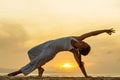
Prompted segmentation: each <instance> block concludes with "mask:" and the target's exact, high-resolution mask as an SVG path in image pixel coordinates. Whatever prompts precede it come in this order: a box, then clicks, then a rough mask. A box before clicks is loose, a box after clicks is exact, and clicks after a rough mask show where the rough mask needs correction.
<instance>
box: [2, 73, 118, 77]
mask: <svg viewBox="0 0 120 80" xmlns="http://www.w3.org/2000/svg"><path fill="white" fill-rule="evenodd" d="M7 74H8V73H0V75H2V76H5V75H7ZM89 75H90V76H92V77H120V74H89ZM19 76H24V75H23V74H20V75H19ZM28 76H37V74H29V75H28ZM43 77H83V75H81V74H56V73H54V74H46V73H45V74H43Z"/></svg>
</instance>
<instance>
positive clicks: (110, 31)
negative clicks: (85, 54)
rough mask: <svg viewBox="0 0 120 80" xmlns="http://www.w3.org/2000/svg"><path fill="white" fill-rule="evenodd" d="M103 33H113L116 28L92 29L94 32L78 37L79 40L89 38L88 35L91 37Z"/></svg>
mask: <svg viewBox="0 0 120 80" xmlns="http://www.w3.org/2000/svg"><path fill="white" fill-rule="evenodd" d="M101 33H107V34H109V35H111V34H112V33H115V30H113V28H112V29H104V30H97V31H92V32H89V33H85V34H83V35H81V36H78V37H77V39H78V40H83V39H85V38H88V37H91V36H96V35H98V34H101Z"/></svg>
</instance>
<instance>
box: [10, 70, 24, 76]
mask: <svg viewBox="0 0 120 80" xmlns="http://www.w3.org/2000/svg"><path fill="white" fill-rule="evenodd" d="M20 73H22V72H21V70H19V71H15V72H12V73H9V74H8V76H16V75H18V74H20Z"/></svg>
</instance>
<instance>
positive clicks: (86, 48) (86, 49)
mask: <svg viewBox="0 0 120 80" xmlns="http://www.w3.org/2000/svg"><path fill="white" fill-rule="evenodd" d="M82 43H83V47H82V48H81V49H79V53H80V54H82V55H84V56H86V55H88V53H89V52H90V50H91V47H90V45H89V44H87V43H86V42H84V41H82Z"/></svg>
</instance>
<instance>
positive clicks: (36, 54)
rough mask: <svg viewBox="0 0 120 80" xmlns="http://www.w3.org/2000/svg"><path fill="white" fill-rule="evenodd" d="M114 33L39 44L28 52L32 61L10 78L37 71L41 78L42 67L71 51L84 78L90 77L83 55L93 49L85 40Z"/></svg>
mask: <svg viewBox="0 0 120 80" xmlns="http://www.w3.org/2000/svg"><path fill="white" fill-rule="evenodd" d="M114 32H115V30H113V29H104V30H96V31H92V32H89V33H85V34H83V35H80V36H68V37H63V38H59V39H55V40H50V41H47V42H45V43H42V44H39V45H37V46H35V47H33V48H32V49H30V50H29V51H28V55H29V58H30V60H31V61H30V62H29V63H28V64H27V65H25V66H23V67H22V68H21V69H19V70H18V71H15V72H12V73H9V74H8V76H15V75H17V74H20V73H23V74H24V75H28V74H29V73H31V72H32V71H34V70H35V69H38V74H39V76H40V77H41V76H42V74H43V72H44V69H43V68H42V66H43V65H44V64H45V63H47V62H48V61H50V60H52V59H53V58H54V57H55V55H56V54H57V53H58V52H60V51H70V52H72V53H73V55H74V58H75V60H76V62H77V63H78V65H79V67H80V69H81V71H82V73H83V74H84V76H85V77H89V76H88V75H87V72H86V70H85V67H84V63H83V62H82V58H81V55H83V56H86V55H88V53H89V51H90V49H91V47H90V46H89V44H88V43H86V42H84V41H83V40H84V39H86V38H88V37H91V36H96V35H98V34H101V33H107V34H109V35H111V34H112V33H114Z"/></svg>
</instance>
